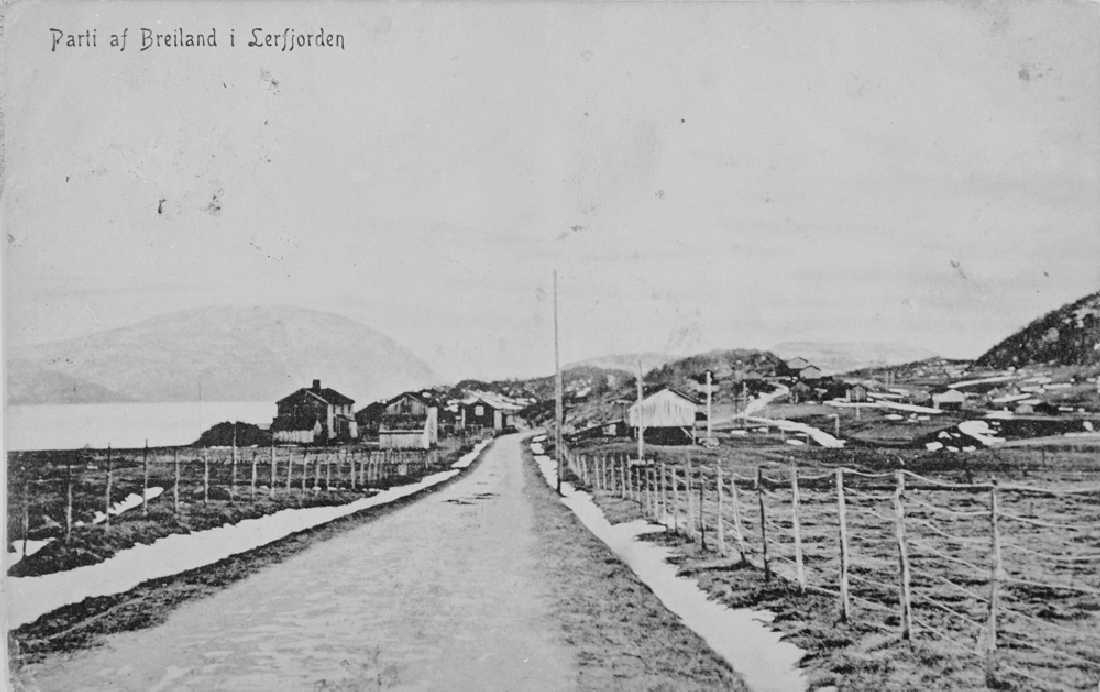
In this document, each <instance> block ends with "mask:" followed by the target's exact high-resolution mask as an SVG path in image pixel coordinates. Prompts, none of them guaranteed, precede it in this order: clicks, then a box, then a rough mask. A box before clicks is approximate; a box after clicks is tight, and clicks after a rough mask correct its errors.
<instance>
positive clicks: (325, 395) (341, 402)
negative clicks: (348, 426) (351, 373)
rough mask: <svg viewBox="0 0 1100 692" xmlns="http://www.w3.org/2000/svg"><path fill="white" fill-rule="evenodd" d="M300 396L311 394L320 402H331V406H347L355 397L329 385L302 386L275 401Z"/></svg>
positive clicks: (353, 401)
mask: <svg viewBox="0 0 1100 692" xmlns="http://www.w3.org/2000/svg"><path fill="white" fill-rule="evenodd" d="M302 396H311V397H313V398H315V399H317V400H318V401H321V402H322V403H325V404H331V405H333V406H347V405H349V404H354V403H355V399H352V398H351V397H348V396H344V395H343V394H341V393H340V392H338V391H336V390H335V389H332V388H331V387H325V388H323V389H313V388H311V387H302V388H301V389H298V390H295V391H293V392H291V393H290V394H288V395H286V396H284V397H283V398H282V399H279V401H277V402H276V403H280V404H281V403H282V402H284V401H287V400H288V399H296V398H301V397H302Z"/></svg>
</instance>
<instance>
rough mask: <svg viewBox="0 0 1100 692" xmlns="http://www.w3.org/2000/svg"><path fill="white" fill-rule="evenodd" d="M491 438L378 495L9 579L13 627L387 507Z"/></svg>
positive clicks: (468, 460)
mask: <svg viewBox="0 0 1100 692" xmlns="http://www.w3.org/2000/svg"><path fill="white" fill-rule="evenodd" d="M490 442H491V440H486V441H483V442H481V443H479V444H478V445H477V446H476V447H474V449H473V451H471V452H469V453H467V454H465V455H463V456H462V458H461V459H459V460H458V461H456V462H455V463H454V464H452V465H451V468H449V469H446V470H444V471H440V472H438V473H433V474H432V475H430V476H425V477H424V478H421V479H420V480H419V481H417V482H415V483H410V484H408V485H399V486H395V487H393V488H389V489H387V490H383V491H381V492H380V493H378V494H377V495H374V496H373V497H365V498H361V499H358V500H353V501H352V502H349V503H347V504H343V505H338V506H335V507H308V508H306V509H284V510H281V511H279V512H274V513H272V514H268V515H265V516H263V517H259V518H257V519H245V520H243V521H240V522H237V523H236V524H226V525H224V526H222V527H221V528H216V529H209V530H207V531H199V532H196V533H186V534H182V533H181V534H172V535H170V536H165V537H164V538H161V539H159V540H157V541H155V542H154V543H151V544H149V545H135V546H134V547H132V548H128V549H126V550H123V551H122V552H120V553H118V554H116V555H114V556H112V557H110V558H108V559H107V560H105V561H104V562H101V563H99V564H96V565H88V566H87V567H77V568H75V569H71V570H67V571H64V572H56V573H54V574H44V575H41V576H37V577H7V581H6V584H7V592H8V601H7V617H8V627H9V628H11V629H14V628H16V627H19V626H20V625H22V624H24V623H27V622H31V621H33V620H35V619H36V618H38V617H39V616H40V615H43V614H44V613H48V612H50V611H51V610H55V609H57V608H60V607H62V606H65V605H68V604H70V603H77V602H79V601H82V600H84V599H85V598H89V597H92V596H106V595H109V594H114V593H120V592H122V591H126V590H128V589H132V588H134V587H135V586H137V585H138V584H140V583H141V582H143V581H146V580H148V579H156V578H159V577H167V576H171V575H173V574H178V573H180V572H185V571H187V570H189V569H194V568H196V567H202V566H203V565H208V564H211V563H213V562H217V561H218V560H221V559H223V558H226V557H229V556H230V555H236V554H238V553H243V552H246V551H249V550H252V549H253V548H258V547H260V546H262V545H266V544H268V543H271V542H272V541H276V540H278V539H280V538H282V537H283V536H286V535H289V534H292V533H295V532H297V531H304V530H306V529H310V528H313V527H314V526H319V525H321V524H326V523H328V522H330V521H334V520H336V519H339V518H340V517H343V516H347V515H349V514H354V513H355V512H360V511H362V510H364V509H369V508H371V507H377V506H379V505H385V504H388V503H390V502H393V501H395V500H398V499H400V498H403V497H408V496H409V495H412V494H413V493H416V492H418V491H420V490H423V489H425V488H430V487H431V486H433V485H438V484H439V483H442V482H443V481H445V480H447V479H449V478H453V477H454V476H457V475H458V474H459V472H460V469H464V468H466V467H468V466H469V465H470V464H472V463H473V462H474V460H475V459H476V458H477V457H478V455H479V454H481V452H482V450H483V449H485V447H486V446H488V445H489V443H490Z"/></svg>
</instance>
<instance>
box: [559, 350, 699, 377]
mask: <svg viewBox="0 0 1100 692" xmlns="http://www.w3.org/2000/svg"><path fill="white" fill-rule="evenodd" d="M677 358H679V356H673V355H669V354H667V353H623V354H618V355H609V356H599V357H596V358H586V359H585V360H578V361H577V362H575V363H570V364H569V365H566V366H564V367H563V368H562V369H563V370H570V369H575V368H583V367H592V368H601V369H603V370H625V371H627V372H629V373H631V374H633V373H635V372H637V370H638V360H639V359H640V360H641V361H642V371H643V372H649V371H650V370H652V369H653V368H659V367H661V366H662V365H664V364H665V363H668V362H669V361H672V360H676V359H677Z"/></svg>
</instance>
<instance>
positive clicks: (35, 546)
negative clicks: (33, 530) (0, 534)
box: [7, 538, 53, 567]
mask: <svg viewBox="0 0 1100 692" xmlns="http://www.w3.org/2000/svg"><path fill="white" fill-rule="evenodd" d="M50 543H53V539H52V538H44V539H42V540H41V541H27V552H26V553H24V552H23V541H15V542H14V543H12V544H11V547H12V551H13V552H14V556H13V554H12V553H8V562H7V565H8V567H11V566H12V565H14V564H15V563H17V562H19V561H20V560H22V559H23V558H25V557H27V555H34V554H35V553H37V552H38V551H39V550H42V549H43V548H45V547H46V546H48V545H49V544H50Z"/></svg>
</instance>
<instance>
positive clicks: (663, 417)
mask: <svg viewBox="0 0 1100 692" xmlns="http://www.w3.org/2000/svg"><path fill="white" fill-rule="evenodd" d="M628 421H629V423H630V426H631V427H632V428H634V430H635V436H636V435H637V430H638V428H639V426H641V427H643V428H644V429H645V439H646V441H650V442H655V443H658V444H694V443H695V441H696V439H697V437H698V430H699V424H700V423H703V424H704V425H705V424H706V412H705V411H703V410H702V404H701V402H700V401H699V400H698V399H696V398H695V397H693V396H691V395H689V394H687V393H685V392H682V391H680V390H678V389H673V388H671V387H664V388H662V389H660V390H658V391H656V392H654V393H653V394H650V395H649V396H647V397H645V398H644V399H642V400H641V401H639V402H635V403H634V405H633V406H631V407H630V411H629V413H628Z"/></svg>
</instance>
